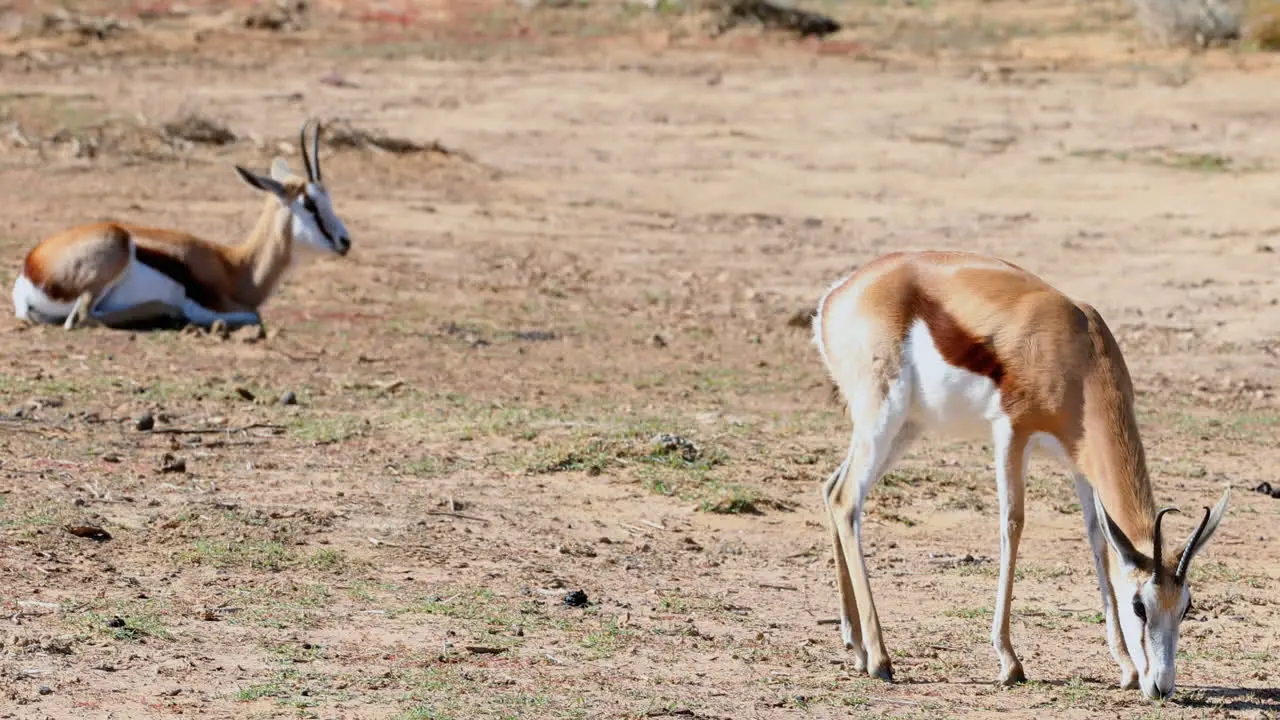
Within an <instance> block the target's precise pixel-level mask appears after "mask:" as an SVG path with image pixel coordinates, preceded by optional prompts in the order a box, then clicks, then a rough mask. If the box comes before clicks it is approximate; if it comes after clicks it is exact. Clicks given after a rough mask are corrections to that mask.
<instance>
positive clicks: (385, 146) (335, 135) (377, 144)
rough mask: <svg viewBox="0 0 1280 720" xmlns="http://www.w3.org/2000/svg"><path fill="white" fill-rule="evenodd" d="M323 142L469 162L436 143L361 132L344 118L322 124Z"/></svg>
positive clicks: (336, 146) (358, 148)
mask: <svg viewBox="0 0 1280 720" xmlns="http://www.w3.org/2000/svg"><path fill="white" fill-rule="evenodd" d="M324 142H325V144H326V145H328V146H329V147H331V148H340V149H353V150H372V151H374V152H387V153H391V154H393V155H416V154H418V153H433V154H438V155H446V156H457V157H459V158H461V159H463V160H470V159H471V158H470V157H469V156H467V154H466V153H463V152H461V151H458V150H453V149H450V148H447V147H445V146H444V145H441V144H440V143H439V142H438V141H434V140H433V141H432V142H429V143H420V142H417V141H415V140H410V139H409V138H402V137H394V136H392V135H388V134H386V133H384V132H382V131H380V130H364V129H362V128H358V127H356V126H354V125H352V124H351V122H350V121H348V120H346V119H345V118H334V119H332V120H327V121H325V124H324Z"/></svg>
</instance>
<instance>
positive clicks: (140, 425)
mask: <svg viewBox="0 0 1280 720" xmlns="http://www.w3.org/2000/svg"><path fill="white" fill-rule="evenodd" d="M155 426H156V418H155V416H154V415H152V414H151V413H150V412H144V413H142V414H141V415H139V416H138V417H136V418H134V419H133V427H134V428H136V429H137V430H139V431H141V432H146V431H148V430H150V429H152V428H154V427H155Z"/></svg>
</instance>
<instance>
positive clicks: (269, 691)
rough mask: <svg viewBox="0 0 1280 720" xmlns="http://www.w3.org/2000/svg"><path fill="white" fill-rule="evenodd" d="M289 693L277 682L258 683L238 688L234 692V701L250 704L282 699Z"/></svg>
mask: <svg viewBox="0 0 1280 720" xmlns="http://www.w3.org/2000/svg"><path fill="white" fill-rule="evenodd" d="M288 694H289V691H288V690H287V689H286V688H285V687H284V686H282V685H281V684H280V683H278V682H269V683H258V684H256V685H250V686H248V687H243V688H240V689H239V690H237V691H236V700H239V701H240V702H252V701H254V700H261V699H262V698H271V697H284V696H286V695H288Z"/></svg>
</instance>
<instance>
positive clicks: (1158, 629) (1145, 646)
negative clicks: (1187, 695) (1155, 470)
mask: <svg viewBox="0 0 1280 720" xmlns="http://www.w3.org/2000/svg"><path fill="white" fill-rule="evenodd" d="M1230 492H1231V491H1230V489H1228V490H1227V491H1226V492H1224V493H1223V494H1222V499H1221V500H1219V501H1218V504H1217V505H1216V506H1215V507H1214V508H1213V510H1210V509H1209V508H1205V509H1204V511H1205V513H1204V519H1203V520H1202V521H1201V523H1200V527H1199V528H1198V529H1197V530H1196V531H1195V533H1194V534H1192V536H1191V537H1190V538H1189V539H1188V540H1187V544H1186V546H1185V548H1184V549H1183V551H1182V553H1181V554H1180V556H1178V557H1177V558H1176V561H1174V562H1166V561H1165V559H1164V557H1162V556H1163V547H1162V543H1161V540H1162V538H1161V536H1160V521H1161V519H1162V518H1163V517H1164V514H1165V513H1168V512H1177V510H1175V509H1173V508H1165V509H1163V510H1161V511H1160V512H1159V513H1157V514H1156V519H1155V526H1154V532H1153V538H1152V548H1153V550H1152V553H1153V555H1154V557H1147V556H1146V555H1144V554H1143V553H1140V552H1138V551H1137V550H1136V549H1135V548H1134V546H1133V543H1132V542H1130V540H1129V538H1128V537H1126V536H1125V534H1124V532H1123V531H1121V530H1120V528H1119V526H1117V525H1116V523H1115V521H1114V520H1112V519H1111V516H1110V515H1107V513H1106V510H1104V509H1103V507H1102V500H1101V496H1100V495H1097V494H1096V493H1095V496H1094V497H1095V499H1096V500H1095V501H1096V502H1097V517H1098V518H1100V524H1101V525H1102V531H1103V535H1104V536H1105V537H1106V539H1107V544H1108V545H1109V546H1110V547H1111V550H1112V552H1113V553H1114V554H1115V557H1116V559H1117V560H1118V561H1119V562H1115V563H1112V564H1111V570H1110V573H1109V578H1110V580H1111V588H1112V592H1114V593H1115V603H1116V620H1117V621H1118V624H1119V626H1120V632H1121V634H1122V635H1123V636H1124V644H1125V648H1126V649H1127V650H1128V651H1129V658H1130V659H1131V660H1133V665H1134V668H1135V669H1136V670H1137V671H1138V682H1139V685H1140V686H1141V688H1142V693H1143V694H1144V695H1146V696H1147V697H1149V698H1151V699H1153V700H1164V699H1167V698H1169V697H1170V696H1172V695H1173V690H1174V687H1175V676H1176V674H1177V673H1176V669H1177V668H1176V661H1175V657H1176V656H1177V652H1178V635H1179V631H1180V630H1181V627H1182V621H1183V620H1184V619H1185V618H1186V617H1187V614H1188V613H1189V612H1190V611H1191V590H1190V589H1189V588H1188V586H1187V571H1188V569H1189V568H1190V565H1191V560H1192V558H1194V557H1195V555H1196V553H1198V552H1200V550H1201V548H1203V547H1204V546H1205V545H1206V544H1207V543H1208V542H1209V538H1211V537H1213V533H1214V531H1215V530H1217V529H1218V523H1219V522H1221V521H1222V515H1223V513H1224V512H1226V509H1227V498H1228V496H1229V495H1230ZM1170 560H1174V558H1170Z"/></svg>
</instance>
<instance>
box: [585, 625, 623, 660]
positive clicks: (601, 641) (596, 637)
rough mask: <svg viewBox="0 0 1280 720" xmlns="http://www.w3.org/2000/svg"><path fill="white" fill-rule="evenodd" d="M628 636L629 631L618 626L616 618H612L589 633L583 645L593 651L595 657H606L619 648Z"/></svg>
mask: <svg viewBox="0 0 1280 720" xmlns="http://www.w3.org/2000/svg"><path fill="white" fill-rule="evenodd" d="M626 637H627V631H625V630H623V629H622V628H620V627H618V623H617V621H616V620H613V619H610V620H609V621H608V622H607V623H605V624H604V625H602V626H601V627H600V629H598V630H594V631H592V632H589V633H587V635H586V637H584V638H582V642H581V645H582V647H584V648H586V649H587V650H589V651H591V656H592V657H593V658H597V659H599V658H606V657H610V656H612V655H613V654H614V653H615V652H617V650H618V646H619V644H621V643H622V641H623V640H624V639H625V638H626Z"/></svg>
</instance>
